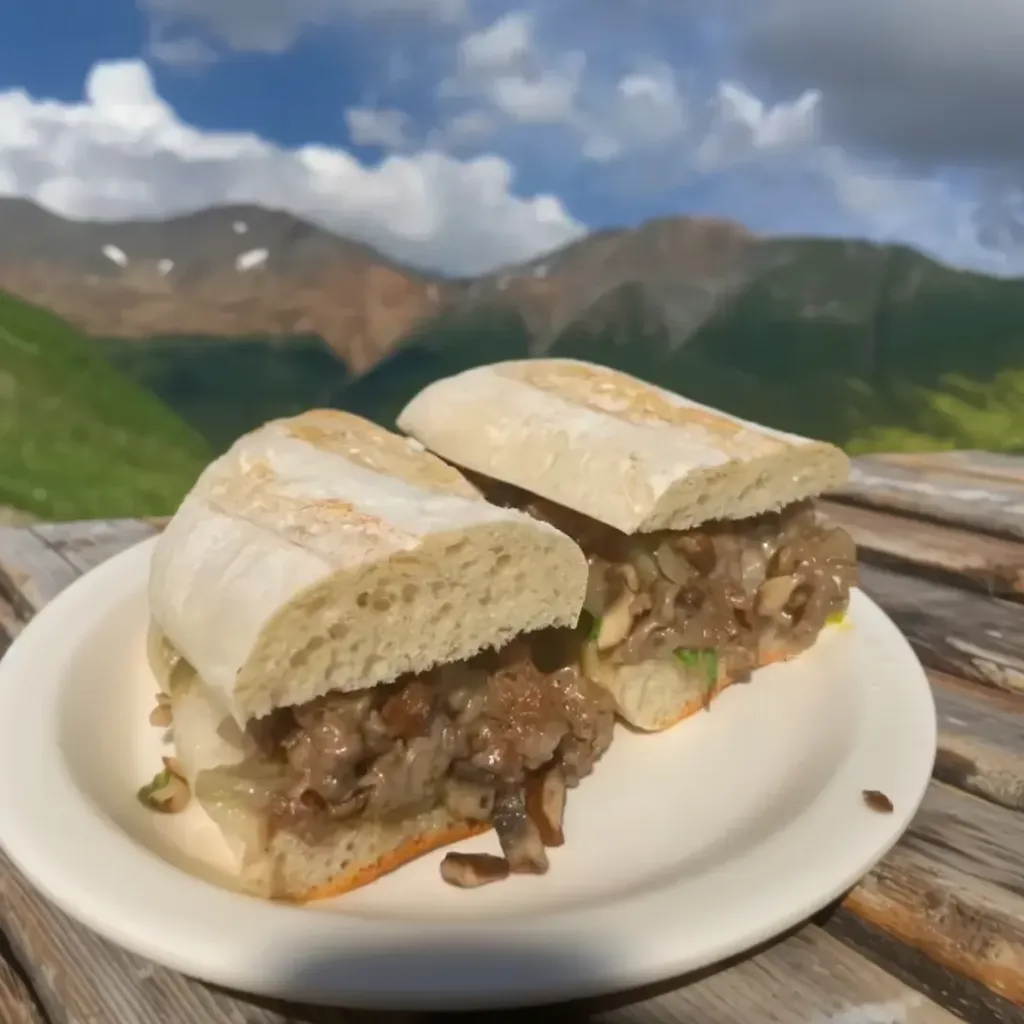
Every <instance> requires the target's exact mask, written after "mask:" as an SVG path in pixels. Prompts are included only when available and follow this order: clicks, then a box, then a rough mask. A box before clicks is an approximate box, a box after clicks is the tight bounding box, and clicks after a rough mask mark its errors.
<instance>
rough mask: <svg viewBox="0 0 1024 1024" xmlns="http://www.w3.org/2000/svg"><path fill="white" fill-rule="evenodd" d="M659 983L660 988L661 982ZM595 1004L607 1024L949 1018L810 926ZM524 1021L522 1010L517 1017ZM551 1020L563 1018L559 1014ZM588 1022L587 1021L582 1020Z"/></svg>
mask: <svg viewBox="0 0 1024 1024" xmlns="http://www.w3.org/2000/svg"><path fill="white" fill-rule="evenodd" d="M663 987H664V986H663ZM636 995H637V994H636V993H632V994H630V995H629V996H627V997H626V998H627V999H629V1000H630V1002H629V1003H626V1004H625V1005H621V1004H620V1005H619V1006H618V1007H617V1008H615V1009H607V1010H605V1009H602V1008H601V1006H600V1004H596V1005H594V1006H593V1007H592V1008H591V1010H592V1014H591V1016H590V1017H589V1019H591V1020H597V1021H602V1022H607V1024H654V1022H656V1021H657V1022H663V1024H669V1022H671V1024H757V1022H761V1021H773V1022H777V1024H808V1022H813V1024H828V1022H834V1024H890V1022H898V1024H953V1022H954V1021H956V1020H957V1018H956V1017H954V1016H953V1015H952V1014H950V1013H948V1012H947V1011H946V1010H944V1009H942V1008H941V1007H940V1006H938V1005H937V1004H936V1003H934V1002H932V1001H931V1000H930V999H928V998H927V997H925V996H923V995H921V994H919V993H918V992H915V991H914V990H913V989H911V988H909V987H908V986H906V985H905V984H903V983H902V982H900V981H897V980H896V979H895V978H893V977H892V976H891V975H890V974H888V973H887V972H886V971H885V970H883V969H882V968H880V967H878V966H876V965H875V964H872V963H870V962H869V961H867V960H866V959H864V958H863V957H861V956H859V955H857V954H855V953H853V952H852V951H851V950H850V949H848V948H847V947H846V946H844V945H843V944H842V943H841V942H839V941H837V940H836V939H834V938H832V937H831V936H829V935H827V934H825V933H823V932H822V931H821V930H820V929H818V928H815V927H813V926H809V927H806V928H804V929H803V930H802V931H800V932H798V933H797V934H795V935H792V936H790V937H789V938H787V939H786V940H785V941H784V942H781V943H779V944H778V945H775V946H773V947H771V948H770V949H768V950H767V951H766V952H763V953H761V954H760V955H759V956H757V957H756V958H755V959H753V960H750V961H746V962H742V963H740V964H738V965H735V966H731V967H726V968H725V969H724V970H719V971H716V972H715V973H711V974H709V975H708V976H706V977H705V978H703V979H702V980H700V981H698V982H695V983H692V984H690V985H688V986H686V987H685V988H677V989H675V990H673V991H667V992H664V993H663V994H660V995H656V996H653V997H652V998H649V999H645V1000H643V1001H633V1000H635V999H636ZM519 1017H520V1019H521V1020H522V1021H523V1024H525V1022H526V1020H527V1014H526V1013H523V1014H520V1015H519ZM553 1019H557V1020H567V1019H572V1018H566V1017H562V1016H557V1017H556V1016H554V1015H553ZM583 1019H588V1018H583Z"/></svg>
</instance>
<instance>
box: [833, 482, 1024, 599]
mask: <svg viewBox="0 0 1024 1024" xmlns="http://www.w3.org/2000/svg"><path fill="white" fill-rule="evenodd" d="M818 506H819V508H820V509H821V511H822V512H824V513H825V515H827V516H828V517H829V518H830V519H831V520H832V521H833V522H834V523H836V524H837V525H838V526H841V527H843V529H844V530H846V531H847V532H848V533H849V534H850V536H851V537H853V539H854V541H856V543H857V548H858V551H859V554H860V557H861V558H862V559H864V560H867V561H869V562H871V563H873V564H877V565H881V566H883V567H888V568H894V569H899V570H903V571H909V572H911V573H915V574H921V573H922V571H923V572H924V573H927V574H929V575H932V576H937V577H940V578H945V579H946V581H947V582H950V583H954V584H960V585H964V584H966V585H969V586H971V587H974V588H978V589H981V590H984V591H986V592H988V593H990V594H995V595H1000V596H1005V597H1013V598H1017V597H1020V596H1024V544H1020V543H1017V542H1016V541H1009V540H1003V539H1001V538H999V537H986V536H984V535H982V534H978V533H972V532H970V531H969V530H964V529H957V528H955V527H950V526H940V525H938V524H936V523H930V522H927V521H926V520H921V519H912V518H910V517H909V516H903V515H892V514H891V513H886V512H879V511H877V510H875V509H868V508H859V507H857V506H855V505H842V504H840V503H838V502H834V501H821V502H818Z"/></svg>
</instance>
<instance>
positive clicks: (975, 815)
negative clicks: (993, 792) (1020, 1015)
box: [844, 782, 1024, 1007]
mask: <svg viewBox="0 0 1024 1024" xmlns="http://www.w3.org/2000/svg"><path fill="white" fill-rule="evenodd" d="M844 906H845V907H846V908H847V909H849V910H851V911H852V912H854V913H855V914H857V915H858V916H860V917H861V918H863V919H864V920H865V921H867V922H868V923H869V924H871V925H874V926H875V927H877V928H879V929H881V930H882V931H883V932H886V933H887V934H889V935H891V936H892V937H893V938H896V939H898V940H899V941H900V942H903V943H904V944H906V945H908V946H912V947H914V948H917V949H920V950H921V951H922V952H924V953H926V954H927V955H928V956H929V957H930V958H931V959H933V960H934V961H936V962H937V963H939V964H942V965H943V966H944V967H946V968H948V969H949V970H951V971H952V972H953V973H954V974H959V975H963V976H965V977H967V978H972V979H974V980H975V981H977V982H979V983H981V984H982V985H985V986H986V987H988V988H989V989H991V990H992V991H993V992H996V993H997V994H998V995H1000V996H1002V997H1003V998H1004V999H1007V1000H1009V1001H1010V1002H1011V1003H1013V1004H1014V1005H1017V1006H1022V1007H1024V815H1020V814H1016V813H1014V812H1012V811H1008V810H1006V809H1005V808H1002V807H997V806H995V805H994V804H991V803H988V802H986V801H984V800H979V799H978V798H976V797H973V796H970V795H969V794H966V793H961V792H960V791H958V790H955V789H952V788H951V787H949V786H946V785H943V784H942V783H940V782H933V783H932V785H931V786H930V787H929V790H928V794H927V796H926V797H925V801H924V804H923V806H922V809H921V811H920V812H919V814H918V816H917V817H916V818H915V820H914V822H913V824H912V825H911V827H910V829H909V831H908V832H907V833H906V835H905V836H904V837H903V839H902V840H901V841H900V843H899V845H898V846H897V847H896V848H895V849H894V850H893V851H892V852H891V853H890V854H889V856H887V857H886V858H885V860H884V861H883V862H882V863H881V864H879V865H878V866H877V867H876V868H875V869H874V870H873V871H872V872H871V873H870V874H869V875H868V876H867V878H865V879H864V880H863V881H862V882H861V883H860V885H858V886H857V887H856V889H854V890H853V892H852V893H850V895H849V896H847V898H846V900H845V901H844Z"/></svg>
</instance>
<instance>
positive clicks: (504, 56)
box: [458, 11, 533, 75]
mask: <svg viewBox="0 0 1024 1024" xmlns="http://www.w3.org/2000/svg"><path fill="white" fill-rule="evenodd" d="M532 52H533V18H532V17H531V16H530V15H529V14H528V13H527V12H526V11H512V12H511V13H509V14H506V15H505V16H504V17H502V18H499V19H498V20H497V21H496V22H494V23H493V24H492V25H489V26H488V27H487V28H484V29H481V30H480V31H478V32H471V33H470V34H469V35H467V36H466V37H465V38H464V39H462V40H461V41H460V43H459V49H458V61H459V70H460V72H462V73H463V74H468V75H477V74H485V75H486V74H491V73H494V72H499V73H502V72H507V71H511V70H515V69H517V68H519V67H520V66H521V65H522V63H523V62H524V61H525V60H526V59H527V58H528V57H529V56H530V55H531V54H532Z"/></svg>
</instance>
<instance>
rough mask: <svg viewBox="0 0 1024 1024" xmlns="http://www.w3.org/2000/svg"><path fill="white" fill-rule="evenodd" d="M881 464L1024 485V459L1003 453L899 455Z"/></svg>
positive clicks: (966, 451)
mask: <svg viewBox="0 0 1024 1024" xmlns="http://www.w3.org/2000/svg"><path fill="white" fill-rule="evenodd" d="M875 458H879V459H881V461H882V462H892V463H895V464H896V465H906V466H910V467H912V468H920V469H923V470H925V471H935V470H939V471H943V470H945V471H952V472H955V473H962V474H963V475H964V476H968V477H978V476H981V477H986V476H987V477H992V478H994V479H996V480H1008V481H1010V482H1011V483H1024V456H1022V455H1008V454H1005V453H1003V452H983V451H978V450H977V449H963V450H961V451H952V452H899V453H895V454H892V455H880V456H875Z"/></svg>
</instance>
